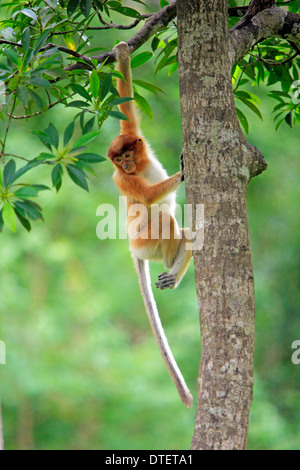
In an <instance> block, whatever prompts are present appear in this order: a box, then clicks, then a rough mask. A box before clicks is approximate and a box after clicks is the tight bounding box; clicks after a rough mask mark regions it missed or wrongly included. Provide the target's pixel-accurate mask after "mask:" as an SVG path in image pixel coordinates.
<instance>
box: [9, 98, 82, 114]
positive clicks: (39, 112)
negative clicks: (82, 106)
mask: <svg viewBox="0 0 300 470" xmlns="http://www.w3.org/2000/svg"><path fill="white" fill-rule="evenodd" d="M74 95H76V91H74V93H71V94H70V95H68V96H66V97H65V98H62V99H61V98H59V99H58V100H57V101H55V102H54V103H51V104H50V105H49V106H48V107H47V108H46V109H43V110H42V111H37V112H36V113H33V114H25V115H23V116H14V115H13V114H8V116H9V117H10V119H29V118H32V117H35V116H39V115H40V114H43V113H45V112H46V111H49V109H51V108H54V106H56V105H58V104H61V103H63V102H64V101H65V100H67V99H69V98H71V97H72V96H74Z"/></svg>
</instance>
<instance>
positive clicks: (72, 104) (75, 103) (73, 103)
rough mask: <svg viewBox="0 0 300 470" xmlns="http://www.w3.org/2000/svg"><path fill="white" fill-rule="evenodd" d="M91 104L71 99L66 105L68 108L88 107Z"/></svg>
mask: <svg viewBox="0 0 300 470" xmlns="http://www.w3.org/2000/svg"><path fill="white" fill-rule="evenodd" d="M87 106H89V103H86V102H85V101H71V102H70V103H68V104H67V105H66V107H67V108H86V107H87Z"/></svg>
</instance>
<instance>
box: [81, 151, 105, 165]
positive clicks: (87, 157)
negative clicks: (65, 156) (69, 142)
mask: <svg viewBox="0 0 300 470" xmlns="http://www.w3.org/2000/svg"><path fill="white" fill-rule="evenodd" d="M76 158H78V160H80V161H83V162H87V163H100V162H103V161H105V158H104V157H101V155H97V154H96V153H81V154H80V155H76Z"/></svg>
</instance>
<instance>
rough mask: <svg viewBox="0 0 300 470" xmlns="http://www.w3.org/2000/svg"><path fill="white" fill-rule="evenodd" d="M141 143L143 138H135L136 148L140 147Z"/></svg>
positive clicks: (142, 143)
mask: <svg viewBox="0 0 300 470" xmlns="http://www.w3.org/2000/svg"><path fill="white" fill-rule="evenodd" d="M143 145H144V142H143V139H136V146H137V148H141V147H143Z"/></svg>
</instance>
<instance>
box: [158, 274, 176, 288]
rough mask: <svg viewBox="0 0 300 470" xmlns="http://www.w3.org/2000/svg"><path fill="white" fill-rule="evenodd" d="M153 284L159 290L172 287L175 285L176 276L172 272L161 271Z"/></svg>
mask: <svg viewBox="0 0 300 470" xmlns="http://www.w3.org/2000/svg"><path fill="white" fill-rule="evenodd" d="M155 284H156V287H157V289H161V290H164V289H168V288H170V289H174V287H175V285H176V277H175V275H174V274H170V273H161V274H160V275H159V276H158V282H156V283H155Z"/></svg>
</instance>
